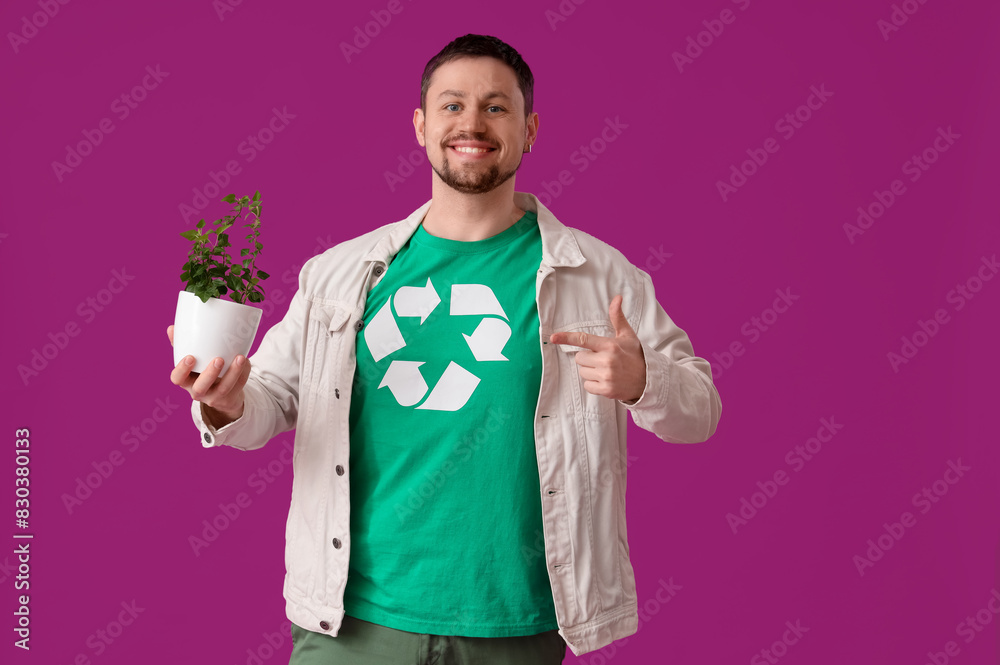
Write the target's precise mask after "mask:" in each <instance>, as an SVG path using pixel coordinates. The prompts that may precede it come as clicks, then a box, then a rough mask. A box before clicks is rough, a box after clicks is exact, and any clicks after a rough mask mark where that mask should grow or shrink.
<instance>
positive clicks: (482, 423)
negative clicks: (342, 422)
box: [344, 211, 558, 637]
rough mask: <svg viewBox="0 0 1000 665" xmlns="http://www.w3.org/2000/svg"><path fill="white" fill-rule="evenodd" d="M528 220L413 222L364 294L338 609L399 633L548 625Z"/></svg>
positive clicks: (551, 621) (522, 630) (490, 632)
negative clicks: (480, 230) (451, 224)
mask: <svg viewBox="0 0 1000 665" xmlns="http://www.w3.org/2000/svg"><path fill="white" fill-rule="evenodd" d="M541 257H542V243H541V236H540V234H539V230H538V220H537V218H536V216H535V213H533V212H530V211H529V212H527V213H525V215H524V216H523V217H522V218H521V219H520V220H519V221H518V222H517V223H515V224H514V225H512V226H511V227H510V228H508V229H507V230H505V231H503V232H501V233H498V234H497V235H494V236H492V237H490V238H486V239H484V240H477V241H473V242H462V241H457V240H449V239H446V238H438V237H436V236H432V235H430V234H429V233H427V232H426V231H425V230H424V227H423V225H421V226H419V227H418V228H417V230H416V232H415V233H414V234H413V236H411V238H410V240H409V241H408V242H407V244H406V245H404V246H403V248H402V249H400V250H399V253H398V254H397V255H396V257H395V259H394V260H393V261H392V262H391V263H390V264H389V267H388V269H387V270H386V273H385V275H383V276H382V279H381V281H380V282H379V283H378V284H376V285H375V287H374V288H373V289H372V290H371V291H370V292H369V294H368V299H367V305H366V307H365V314H364V321H365V325H364V328H363V329H362V330H361V332H359V333H358V335H357V370H356V373H355V376H354V389H353V397H352V398H351V415H350V428H351V430H350V431H351V457H350V469H351V560H350V567H349V572H348V579H347V588H346V590H345V593H344V607H345V610H346V613H347V614H348V615H350V616H352V617H355V618H359V619H363V620H365V621H370V622H372V623H377V624H380V625H383V626H388V627H390V628H395V629H397V630H405V631H409V632H415V633H428V634H434V635H462V636H469V637H514V636H519V635H534V634H536V633H540V632H544V631H547V630H552V629H555V628H558V624H557V623H556V616H555V608H554V606H553V602H552V589H551V587H550V585H549V578H548V573H547V570H546V565H545V553H544V544H543V543H544V541H543V539H542V516H541V508H542V506H541V491H540V489H539V481H538V466H537V460H536V458H535V437H534V415H535V408H536V404H537V402H538V389H539V384H540V381H541V351H540V349H539V327H538V310H537V307H536V303H535V278H536V275H537V272H538V266H539V264H540V263H541Z"/></svg>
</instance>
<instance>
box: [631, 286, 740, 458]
mask: <svg viewBox="0 0 1000 665" xmlns="http://www.w3.org/2000/svg"><path fill="white" fill-rule="evenodd" d="M635 269H636V270H637V271H638V272H639V273H641V282H642V288H643V290H642V294H641V302H640V303H639V307H638V308H637V309H636V312H637V314H636V316H637V317H638V321H637V322H636V324H635V325H633V327H634V328H635V332H636V335H637V336H638V337H639V341H640V342H641V343H642V351H643V355H644V357H645V361H646V388H645V390H644V391H643V393H642V396H641V397H639V399H638V400H637V401H635V402H634V403H631V404H629V403H628V402H622V404H624V405H625V407H626V408H627V409H628V410H629V411H630V412H631V413H632V420H633V421H635V424H636V425H638V426H639V427H641V428H642V429H644V430H647V431H649V432H652V433H653V434H655V435H656V436H657V437H659V438H660V439H662V440H663V441H667V442H669V443H699V442H701V441H706V440H707V439H708V438H709V437H711V436H712V434H714V433H715V429H716V427H717V426H718V424H719V418H720V417H721V415H722V400H720V399H719V392H718V391H717V390H716V389H715V384H714V383H713V382H712V368H711V365H709V362H708V361H707V360H705V359H703V358H699V357H697V356H695V355H694V349H693V347H692V346H691V340H690V339H688V336H687V333H685V332H684V331H683V330H682V329H680V328H679V327H677V325H676V324H675V323H674V322H673V321H672V320H671V319H670V317H669V316H668V315H667V313H666V312H665V311H664V310H663V307H661V306H660V303H659V302H658V301H657V300H656V295H655V293H654V290H653V282H652V280H651V279H650V277H649V275H648V274H647V273H646V272H644V271H643V270H640V269H639V268H635Z"/></svg>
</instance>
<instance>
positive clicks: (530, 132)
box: [525, 112, 538, 145]
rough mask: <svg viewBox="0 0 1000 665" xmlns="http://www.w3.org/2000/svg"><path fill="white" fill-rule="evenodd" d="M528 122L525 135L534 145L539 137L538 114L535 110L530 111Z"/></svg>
mask: <svg viewBox="0 0 1000 665" xmlns="http://www.w3.org/2000/svg"><path fill="white" fill-rule="evenodd" d="M526 124H527V128H526V129H525V137H526V139H527V142H528V143H530V144H532V145H534V143H535V139H536V138H537V137H538V114H537V113H535V112H532V113H530V114H529V115H528V120H527V123H526Z"/></svg>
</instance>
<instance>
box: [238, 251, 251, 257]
mask: <svg viewBox="0 0 1000 665" xmlns="http://www.w3.org/2000/svg"><path fill="white" fill-rule="evenodd" d="M249 253H250V250H249V249H241V250H240V256H246V255H247V254H249Z"/></svg>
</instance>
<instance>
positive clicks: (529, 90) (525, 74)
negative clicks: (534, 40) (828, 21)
mask: <svg viewBox="0 0 1000 665" xmlns="http://www.w3.org/2000/svg"><path fill="white" fill-rule="evenodd" d="M482 56H486V57H489V58H496V59H497V60H499V61H500V62H503V63H504V64H506V65H508V66H510V67H511V69H513V70H514V73H515V74H516V75H517V86H518V87H519V88H520V89H521V96H522V97H524V117H525V118H527V117H528V116H529V115H530V114H531V106H532V102H533V101H534V87H535V78H534V77H533V76H532V75H531V69H530V68H529V67H528V63H526V62H525V61H524V60H523V59H522V58H521V54H520V53H518V52H517V51H515V50H514V48H513V47H511V46H510V45H509V44H507V43H505V42H504V41H502V40H500V39H498V38H496V37H491V36H489V35H473V34H468V35H464V36H462V37H459V38H458V39H456V40H454V41H453V42H451V43H450V44H448V45H447V46H445V47H444V48H443V49H441V52H440V53H438V54H437V55H436V56H434V57H433V58H431V59H430V60H429V61H428V63H427V66H426V67H424V75H423V77H422V78H421V80H420V110H422V111H423V112H424V113H426V112H427V88H429V87H430V85H431V75H432V74H434V71H435V70H436V69H437V68H438V67H440V66H441V65H443V64H445V63H447V62H451V61H452V60H457V59H458V58H473V57H482Z"/></svg>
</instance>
